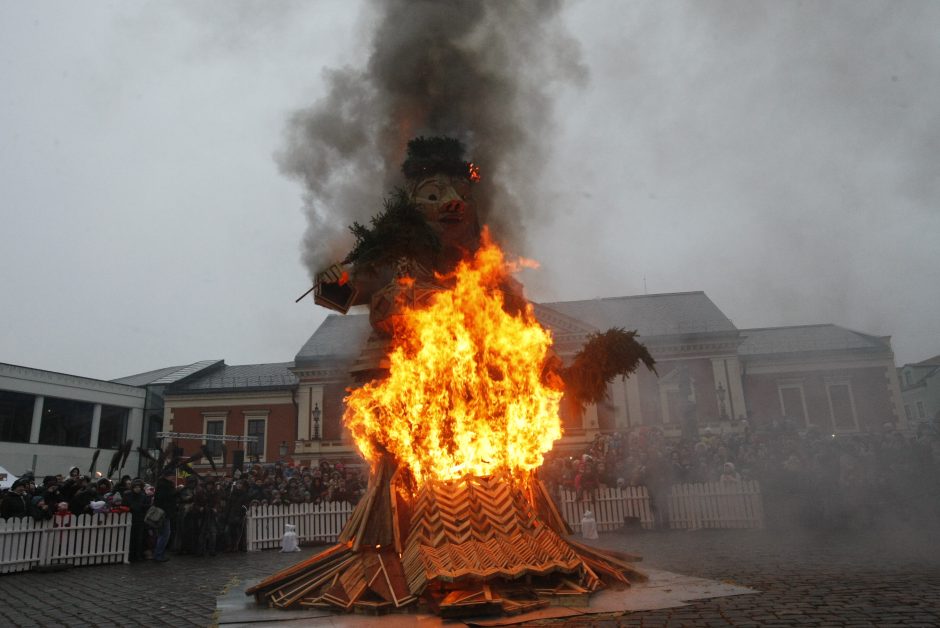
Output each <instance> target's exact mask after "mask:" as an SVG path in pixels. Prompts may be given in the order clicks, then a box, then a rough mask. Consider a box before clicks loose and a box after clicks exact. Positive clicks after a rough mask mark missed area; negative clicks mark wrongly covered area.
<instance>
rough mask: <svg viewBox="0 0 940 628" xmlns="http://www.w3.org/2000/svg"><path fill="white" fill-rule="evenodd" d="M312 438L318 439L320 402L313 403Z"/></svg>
mask: <svg viewBox="0 0 940 628" xmlns="http://www.w3.org/2000/svg"><path fill="white" fill-rule="evenodd" d="M311 414H312V415H313V440H320V404H319V403H315V404H313V411H312V412H311Z"/></svg>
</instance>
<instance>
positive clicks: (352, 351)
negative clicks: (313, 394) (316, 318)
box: [294, 314, 372, 366]
mask: <svg viewBox="0 0 940 628" xmlns="http://www.w3.org/2000/svg"><path fill="white" fill-rule="evenodd" d="M370 333H372V327H370V326H369V317H368V315H366V314H347V315H345V316H340V315H338V314H330V315H329V316H327V317H326V320H325V321H323V324H321V325H320V326H319V327H318V328H317V330H316V331H315V332H313V335H312V336H310V338H309V339H308V340H307V342H305V343H304V346H302V347H301V348H300V351H298V352H297V355H296V356H295V357H294V362H296V363H297V365H298V366H301V365H311V364H317V363H336V362H347V361H349V360H351V359H354V358H356V357H358V356H359V353H360V352H361V351H362V347H363V346H364V345H365V342H366V340H367V339H368V337H369V334H370Z"/></svg>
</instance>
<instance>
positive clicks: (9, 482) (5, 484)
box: [0, 467, 16, 489]
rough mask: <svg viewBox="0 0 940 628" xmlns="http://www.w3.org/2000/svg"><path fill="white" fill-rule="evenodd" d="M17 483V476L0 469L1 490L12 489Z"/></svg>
mask: <svg viewBox="0 0 940 628" xmlns="http://www.w3.org/2000/svg"><path fill="white" fill-rule="evenodd" d="M14 482H16V476H15V475H13V474H12V473H10V472H9V471H7V470H6V469H4V468H3V467H0V489H5V488H10V487H11V486H13V483H14Z"/></svg>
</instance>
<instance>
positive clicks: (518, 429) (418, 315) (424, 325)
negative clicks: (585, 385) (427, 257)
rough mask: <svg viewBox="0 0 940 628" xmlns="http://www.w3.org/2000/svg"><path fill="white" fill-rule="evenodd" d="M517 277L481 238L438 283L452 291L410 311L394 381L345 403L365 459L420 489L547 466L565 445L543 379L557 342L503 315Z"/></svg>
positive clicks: (555, 403)
mask: <svg viewBox="0 0 940 628" xmlns="http://www.w3.org/2000/svg"><path fill="white" fill-rule="evenodd" d="M511 270H512V268H511V267H510V265H509V264H508V263H507V262H506V260H505V258H504V255H503V252H502V251H501V250H500V248H499V247H498V246H497V245H496V244H495V243H493V242H492V241H491V240H490V238H489V236H488V233H486V232H485V231H484V234H483V244H482V246H481V247H480V249H479V250H478V251H477V253H476V255H475V256H474V257H473V258H472V259H470V260H467V261H464V262H461V263H460V264H459V266H458V267H457V269H456V270H455V271H454V273H453V274H452V275H449V276H448V277H443V278H441V279H443V280H444V281H445V282H446V284H447V285H448V286H450V287H449V288H448V289H447V290H442V291H441V292H439V293H436V294H435V295H434V296H433V297H432V299H431V301H430V304H429V305H428V306H427V307H424V308H422V309H407V308H406V309H405V311H404V312H403V315H402V317H401V324H400V325H396V331H395V337H394V339H393V349H392V352H391V354H390V356H389V362H390V368H389V375H388V377H387V378H386V379H384V380H381V381H374V382H369V383H367V384H365V385H364V386H362V387H361V388H358V389H356V390H353V391H351V392H350V394H349V396H348V397H347V398H346V404H347V405H346V414H345V416H344V420H345V421H346V425H347V426H348V427H349V429H350V432H351V433H352V435H353V437H354V439H355V441H356V444H357V446H358V448H359V451H360V452H361V453H362V455H363V456H364V457H365V458H366V459H368V460H370V461H371V462H375V461H376V460H377V459H378V458H379V456H380V455H381V453H382V451H388V452H390V453H392V454H393V455H394V456H395V457H396V458H397V459H398V461H399V463H400V464H401V465H403V466H407V467H408V468H409V469H410V470H411V472H412V474H413V475H414V477H415V479H416V480H417V481H418V482H419V483H420V482H422V481H424V480H428V479H439V480H447V479H457V478H460V477H463V476H465V475H489V474H492V473H494V472H496V471H497V470H507V471H509V472H513V473H519V472H525V471H529V470H532V469H534V468H536V467H538V466H539V465H540V464H541V463H542V456H543V454H544V453H545V452H547V451H548V450H549V449H551V447H552V444H553V443H554V442H555V441H556V440H557V439H559V438H560V437H561V420H560V418H559V405H560V401H561V397H562V385H561V382H560V380H558V379H557V378H554V377H552V376H546V375H545V372H546V370H545V369H544V366H545V364H546V361H547V360H548V358H549V357H550V355H551V353H550V350H551V345H552V338H551V334H550V333H549V332H548V331H547V330H545V329H544V328H542V327H541V325H539V323H538V322H537V321H536V320H535V317H534V315H533V313H532V308H531V306H528V305H527V306H526V308H525V309H524V310H522V311H521V312H519V313H517V314H509V313H507V312H506V311H505V310H504V309H503V301H504V300H503V292H502V290H501V289H500V285H501V284H505V282H504V280H506V279H508V273H509V272H510V271H511ZM546 380H547V381H546Z"/></svg>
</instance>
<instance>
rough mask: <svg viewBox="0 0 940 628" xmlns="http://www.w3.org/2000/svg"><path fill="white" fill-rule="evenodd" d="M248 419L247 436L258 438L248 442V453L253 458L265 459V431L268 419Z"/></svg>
mask: <svg viewBox="0 0 940 628" xmlns="http://www.w3.org/2000/svg"><path fill="white" fill-rule="evenodd" d="M246 420H247V425H246V427H245V436H254V437H256V438H257V439H258V440H257V441H255V442H253V443H251V442H249V443H246V444H247V445H248V447H247V450H248V455H249V456H250V457H251V459H252V460H254V459H255V458H257V459H258V460H264V445H265V442H264V432H265V428H266V426H267V423H268V420H267V419H266V418H246Z"/></svg>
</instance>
